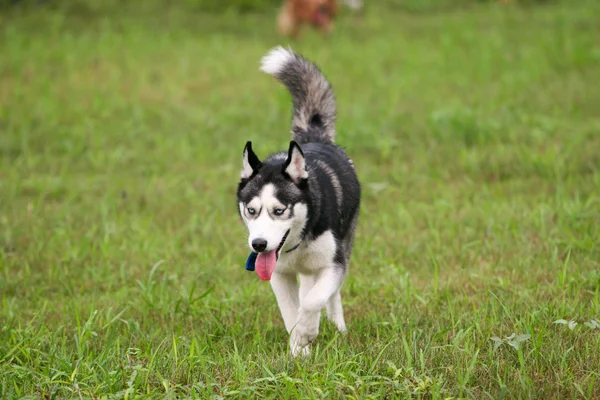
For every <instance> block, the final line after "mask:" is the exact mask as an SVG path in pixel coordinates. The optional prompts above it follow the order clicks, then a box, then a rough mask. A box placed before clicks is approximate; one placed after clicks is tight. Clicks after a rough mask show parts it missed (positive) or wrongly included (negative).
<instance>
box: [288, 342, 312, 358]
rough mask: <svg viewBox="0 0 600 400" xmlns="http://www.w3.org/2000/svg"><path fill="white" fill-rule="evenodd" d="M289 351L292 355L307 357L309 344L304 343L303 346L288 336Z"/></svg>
mask: <svg viewBox="0 0 600 400" xmlns="http://www.w3.org/2000/svg"><path fill="white" fill-rule="evenodd" d="M290 351H291V353H292V357H294V358H295V357H298V356H302V357H308V355H310V345H308V344H307V345H305V346H304V347H302V346H300V345H299V342H298V341H293V340H292V339H291V338H290Z"/></svg>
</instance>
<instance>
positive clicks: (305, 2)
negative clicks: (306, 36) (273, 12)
mask: <svg viewBox="0 0 600 400" xmlns="http://www.w3.org/2000/svg"><path fill="white" fill-rule="evenodd" d="M338 9H339V7H338V4H337V0H285V2H284V3H283V7H282V8H281V11H280V13H279V20H278V28H279V33H280V34H282V35H287V36H292V37H294V38H295V37H298V34H299V33H300V28H302V26H305V25H309V26H313V27H315V28H317V29H318V30H319V31H321V33H322V34H324V35H326V34H328V33H330V32H331V30H332V29H333V20H334V19H335V16H336V15H337V13H338Z"/></svg>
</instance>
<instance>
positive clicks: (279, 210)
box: [273, 208, 285, 215]
mask: <svg viewBox="0 0 600 400" xmlns="http://www.w3.org/2000/svg"><path fill="white" fill-rule="evenodd" d="M284 211H285V210H284V209H283V208H276V209H275V210H274V211H273V214H275V215H283V212H284Z"/></svg>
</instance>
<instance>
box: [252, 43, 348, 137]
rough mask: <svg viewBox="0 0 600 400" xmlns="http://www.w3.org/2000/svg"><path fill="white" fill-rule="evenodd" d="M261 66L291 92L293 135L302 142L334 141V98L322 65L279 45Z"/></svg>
mask: <svg viewBox="0 0 600 400" xmlns="http://www.w3.org/2000/svg"><path fill="white" fill-rule="evenodd" d="M260 69H261V71H264V72H266V73H267V74H271V75H273V76H274V77H275V78H277V79H278V80H279V81H280V82H281V83H283V84H284V85H285V87H287V89H288V91H289V92H290V94H291V95H292V102H293V104H294V111H293V112H294V115H293V117H292V138H293V139H294V140H295V141H296V142H298V143H300V144H302V143H310V142H320V143H333V142H334V140H335V114H336V107H335V97H334V95H333V90H332V88H331V85H329V82H327V79H326V78H325V76H323V74H322V73H321V71H320V70H319V68H318V67H317V66H316V65H315V64H313V63H312V62H310V61H308V60H306V59H305V58H304V57H302V56H300V55H298V54H296V53H294V52H293V51H292V50H286V49H284V48H283V47H281V46H278V47H275V48H273V49H272V50H271V51H269V52H268V53H267V54H266V55H265V56H264V57H263V58H262V60H261V66H260Z"/></svg>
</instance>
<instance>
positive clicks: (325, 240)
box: [275, 231, 337, 274]
mask: <svg viewBox="0 0 600 400" xmlns="http://www.w3.org/2000/svg"><path fill="white" fill-rule="evenodd" d="M336 249H337V245H336V241H335V237H334V236H333V233H332V232H331V231H326V232H324V233H323V234H321V235H320V236H319V237H317V238H316V239H315V240H311V241H310V242H308V243H306V244H302V245H300V246H299V247H298V249H296V250H294V251H292V252H290V253H283V254H282V255H281V257H280V258H279V260H278V261H277V267H276V268H275V271H277V272H280V273H288V274H291V273H294V274H296V273H314V272H316V271H319V270H321V269H323V268H327V267H330V266H331V265H332V264H333V260H334V258H335V252H336Z"/></svg>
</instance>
